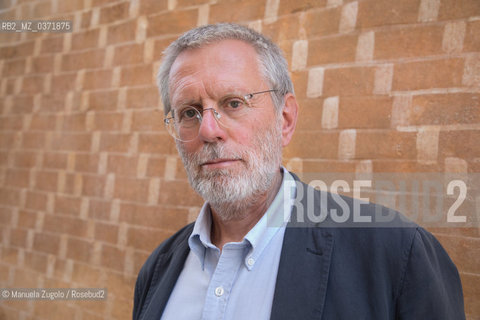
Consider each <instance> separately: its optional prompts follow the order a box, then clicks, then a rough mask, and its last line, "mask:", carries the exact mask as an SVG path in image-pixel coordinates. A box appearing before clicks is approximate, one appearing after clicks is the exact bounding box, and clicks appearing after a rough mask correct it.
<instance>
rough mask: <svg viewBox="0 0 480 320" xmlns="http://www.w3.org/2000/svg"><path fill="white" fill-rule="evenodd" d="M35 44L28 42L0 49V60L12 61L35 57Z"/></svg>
mask: <svg viewBox="0 0 480 320" xmlns="http://www.w3.org/2000/svg"><path fill="white" fill-rule="evenodd" d="M33 48H34V42H33V41H28V42H24V43H21V44H16V45H12V46H5V47H2V48H0V59H12V58H20V57H28V56H31V55H33Z"/></svg>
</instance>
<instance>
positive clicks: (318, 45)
mask: <svg viewBox="0 0 480 320" xmlns="http://www.w3.org/2000/svg"><path fill="white" fill-rule="evenodd" d="M357 39H358V37H357V36H356V35H340V36H334V37H328V38H320V39H317V40H311V41H310V43H309V46H308V60H307V61H308V63H307V65H308V66H312V65H320V64H326V63H337V62H352V61H355V52H356V48H357Z"/></svg>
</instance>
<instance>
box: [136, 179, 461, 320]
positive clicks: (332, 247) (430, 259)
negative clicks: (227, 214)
mask: <svg viewBox="0 0 480 320" xmlns="http://www.w3.org/2000/svg"><path fill="white" fill-rule="evenodd" d="M295 178H296V179H297V188H298V187H301V188H303V190H306V188H309V187H308V186H307V185H305V184H303V183H302V182H300V181H298V178H297V177H295ZM303 195H305V196H303ZM303 195H302V198H301V199H298V198H297V199H296V202H295V205H294V208H293V210H292V219H291V220H292V222H289V224H288V225H287V229H286V231H285V236H284V240H283V247H282V254H281V258H280V264H279V269H278V276H277V283H276V287H275V293H274V297H273V305H272V313H271V319H285V320H287V319H288V320H291V319H302V320H303V319H332V320H340V319H345V320H350V319H355V320H361V319H365V320H367V319H368V320H371V319H381V320H386V319H435V320H439V319H445V320H447V319H448V320H452V319H465V315H464V307H463V294H462V286H461V283H460V278H459V275H458V272H457V269H456V267H455V265H454V264H453V262H452V261H451V260H450V258H449V256H448V255H447V253H446V252H445V250H444V249H443V248H442V246H441V245H440V244H439V243H438V241H437V240H436V239H435V238H434V237H433V236H432V235H431V234H430V233H429V232H427V231H426V230H424V229H423V228H421V227H419V226H418V225H416V224H414V223H411V222H405V221H404V220H403V219H401V216H400V215H399V214H398V213H395V216H394V220H393V221H392V222H390V223H389V224H388V226H387V225H374V226H373V227H372V226H371V225H369V226H367V225H365V226H363V227H356V225H355V224H349V223H348V222H346V223H344V224H338V223H333V222H332V219H331V218H330V217H329V216H327V218H326V220H325V221H323V222H321V223H319V224H314V223H311V222H309V221H306V220H308V219H304V220H305V222H299V221H303V220H302V218H301V217H299V211H300V210H299V208H300V207H301V208H302V210H303V209H304V208H307V203H308V200H307V195H309V197H311V196H312V195H313V202H312V201H311V203H313V204H314V206H313V210H314V213H315V214H316V215H319V212H320V198H321V196H320V192H319V191H316V190H315V191H313V192H303ZM324 195H325V194H324ZM326 199H327V206H326V208H327V209H337V210H341V207H340V206H339V204H338V203H337V202H338V201H335V199H334V198H332V196H331V194H327V196H326ZM342 199H344V201H345V202H346V203H347V204H348V206H349V208H353V201H354V200H353V199H351V198H348V197H342ZM310 200H311V199H310ZM361 208H362V209H361V210H362V211H361V213H362V216H374V215H375V214H378V212H380V213H382V212H383V213H385V214H386V213H387V211H388V209H386V208H384V207H380V206H376V205H373V204H368V205H362V207H361ZM350 211H352V210H350ZM192 230H193V224H189V225H187V226H186V227H184V228H183V229H181V230H180V231H178V232H177V233H176V234H175V235H173V236H172V237H171V238H169V239H167V240H166V241H165V242H163V243H162V244H161V245H160V246H159V247H158V248H157V249H156V250H155V251H154V252H153V253H152V254H151V256H150V257H149V258H148V259H147V261H146V262H145V264H144V266H143V267H142V269H141V270H140V273H139V275H138V278H137V283H136V286H135V300H134V309H133V319H155V320H159V319H160V317H161V315H162V312H163V310H164V308H165V305H166V303H167V301H168V298H169V296H170V293H171V292H172V290H173V287H174V286H175V283H176V281H177V278H178V276H179V274H180V272H181V271H182V268H183V265H184V262H185V259H186V257H187V255H188V253H189V247H188V237H189V236H190V234H191V233H192Z"/></svg>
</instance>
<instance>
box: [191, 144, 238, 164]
mask: <svg viewBox="0 0 480 320" xmlns="http://www.w3.org/2000/svg"><path fill="white" fill-rule="evenodd" d="M186 156H187V158H188V161H189V162H190V163H191V164H195V165H201V164H203V163H206V162H211V161H214V160H216V159H235V160H241V159H245V156H246V154H245V152H232V151H231V150H228V149H227V148H226V147H225V146H224V145H223V144H218V143H216V144H204V145H203V147H202V150H200V151H198V152H195V153H190V154H186Z"/></svg>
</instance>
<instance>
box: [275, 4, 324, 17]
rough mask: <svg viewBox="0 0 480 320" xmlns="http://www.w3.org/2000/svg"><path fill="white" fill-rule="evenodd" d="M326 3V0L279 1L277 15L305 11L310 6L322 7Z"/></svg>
mask: <svg viewBox="0 0 480 320" xmlns="http://www.w3.org/2000/svg"><path fill="white" fill-rule="evenodd" d="M326 5H327V0H319V1H312V0H299V1H280V6H279V8H278V15H279V16H281V15H284V14H290V13H297V12H302V11H306V12H308V11H309V9H312V8H323V7H325V6H326Z"/></svg>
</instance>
